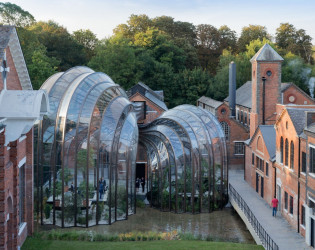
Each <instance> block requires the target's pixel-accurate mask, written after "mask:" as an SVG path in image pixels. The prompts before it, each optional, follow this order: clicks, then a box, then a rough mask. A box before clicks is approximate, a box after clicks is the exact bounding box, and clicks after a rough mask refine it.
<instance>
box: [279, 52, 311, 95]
mask: <svg viewBox="0 0 315 250" xmlns="http://www.w3.org/2000/svg"><path fill="white" fill-rule="evenodd" d="M311 72H312V68H311V67H310V66H309V65H307V64H306V63H305V62H304V60H303V58H301V57H299V56H296V55H293V54H292V53H288V54H287V55H285V56H284V62H283V65H282V82H293V83H294V84H296V85H297V86H298V87H299V88H301V89H302V90H303V91H305V92H306V93H307V94H309V87H308V82H309V79H310V76H311Z"/></svg>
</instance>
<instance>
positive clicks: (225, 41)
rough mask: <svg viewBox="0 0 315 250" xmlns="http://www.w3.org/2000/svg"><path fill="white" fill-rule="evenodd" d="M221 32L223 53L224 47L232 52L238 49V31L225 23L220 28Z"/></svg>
mask: <svg viewBox="0 0 315 250" xmlns="http://www.w3.org/2000/svg"><path fill="white" fill-rule="evenodd" d="M218 32H219V34H220V50H221V53H222V51H223V50H224V49H228V50H230V51H232V52H235V51H236V48H237V47H236V42H237V38H236V32H235V31H234V30H231V29H230V28H229V27H228V26H227V25H223V26H221V27H220V28H219V29H218Z"/></svg>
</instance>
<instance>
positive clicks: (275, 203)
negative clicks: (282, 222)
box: [271, 196, 279, 217]
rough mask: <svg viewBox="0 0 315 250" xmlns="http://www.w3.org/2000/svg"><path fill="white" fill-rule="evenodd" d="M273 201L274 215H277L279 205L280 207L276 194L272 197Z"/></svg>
mask: <svg viewBox="0 0 315 250" xmlns="http://www.w3.org/2000/svg"><path fill="white" fill-rule="evenodd" d="M271 203H272V216H275V217H276V215H277V207H278V203H279V201H278V199H277V198H276V196H274V198H273V199H272V201H271Z"/></svg>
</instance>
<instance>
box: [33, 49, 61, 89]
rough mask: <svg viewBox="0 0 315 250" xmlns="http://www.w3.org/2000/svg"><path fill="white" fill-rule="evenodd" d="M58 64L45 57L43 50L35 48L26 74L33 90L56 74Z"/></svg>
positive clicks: (53, 59) (52, 59)
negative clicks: (28, 75)
mask: <svg viewBox="0 0 315 250" xmlns="http://www.w3.org/2000/svg"><path fill="white" fill-rule="evenodd" d="M58 64H59V62H58V61H57V60H56V59H55V58H49V57H47V56H46V50H45V48H43V47H41V48H37V49H36V50H34V52H33V54H32V61H31V63H29V64H28V67H27V68H28V72H29V74H30V78H31V81H32V85H33V88H34V89H39V88H40V87H41V85H42V84H43V83H44V82H45V81H46V80H47V79H48V78H49V77H50V76H51V75H53V74H55V73H56V72H57V66H58Z"/></svg>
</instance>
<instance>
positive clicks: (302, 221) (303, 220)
mask: <svg viewBox="0 0 315 250" xmlns="http://www.w3.org/2000/svg"><path fill="white" fill-rule="evenodd" d="M301 211H302V213H301V224H302V225H303V226H305V207H304V206H303V205H302V209H301Z"/></svg>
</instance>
